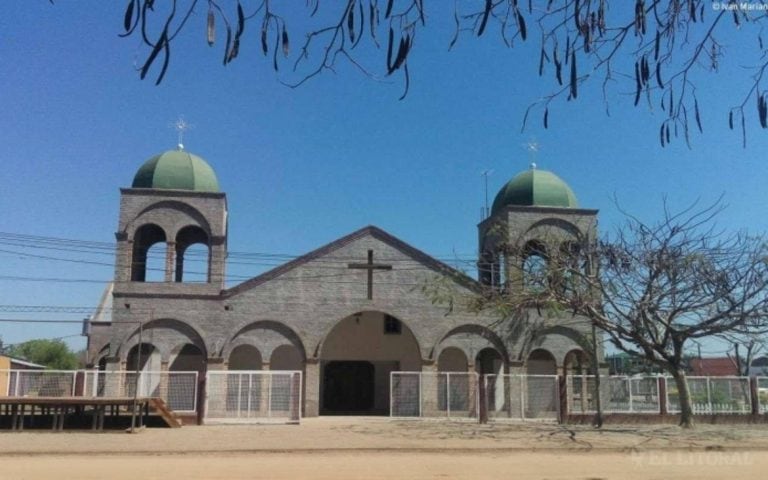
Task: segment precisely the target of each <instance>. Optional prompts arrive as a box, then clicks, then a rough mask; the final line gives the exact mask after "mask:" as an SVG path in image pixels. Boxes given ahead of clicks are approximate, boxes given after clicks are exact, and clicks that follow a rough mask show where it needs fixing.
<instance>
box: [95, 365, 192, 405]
mask: <svg viewBox="0 0 768 480" xmlns="http://www.w3.org/2000/svg"><path fill="white" fill-rule="evenodd" d="M197 386H198V372H195V371H189V372H176V371H142V372H139V375H138V378H137V377H136V372H135V371H127V370H108V371H103V370H88V371H85V381H84V389H83V396H89V397H132V396H133V395H134V392H137V393H136V394H137V396H139V397H159V398H162V399H163V401H164V402H165V403H166V405H168V407H169V408H170V409H171V410H174V411H176V412H181V413H185V412H195V411H197ZM137 388H138V391H137V390H136V389H137Z"/></svg>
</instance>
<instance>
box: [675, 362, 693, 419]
mask: <svg viewBox="0 0 768 480" xmlns="http://www.w3.org/2000/svg"><path fill="white" fill-rule="evenodd" d="M672 377H673V378H674V379H675V384H676V385H677V395H678V398H679V401H680V426H681V427H683V428H693V425H694V424H693V406H692V405H691V391H690V390H689V389H688V382H687V381H686V379H685V370H683V369H682V368H680V367H677V368H674V369H672Z"/></svg>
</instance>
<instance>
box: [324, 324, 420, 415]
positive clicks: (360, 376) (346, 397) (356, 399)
mask: <svg viewBox="0 0 768 480" xmlns="http://www.w3.org/2000/svg"><path fill="white" fill-rule="evenodd" d="M320 359H321V363H320V368H321V373H320V378H321V382H320V413H321V414H324V415H386V414H387V413H388V412H389V380H390V373H391V372H393V371H421V354H420V350H419V345H418V342H417V341H416V337H414V335H413V333H412V332H411V330H410V329H409V328H408V326H407V325H406V324H405V323H403V322H402V321H401V320H400V319H398V318H395V317H394V316H391V315H387V314H385V313H382V312H373V311H366V312H358V313H356V314H354V315H350V316H348V317H346V318H344V319H342V320H341V321H339V322H338V323H337V324H336V325H335V326H334V327H333V328H332V329H331V331H330V332H329V333H328V335H327V336H326V338H325V340H324V341H323V343H322V349H321V354H320Z"/></svg>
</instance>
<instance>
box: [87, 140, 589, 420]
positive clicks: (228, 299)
mask: <svg viewBox="0 0 768 480" xmlns="http://www.w3.org/2000/svg"><path fill="white" fill-rule="evenodd" d="M233 201H238V199H233ZM596 216H597V211H596V210H589V209H582V208H579V207H578V206H577V203H576V197H575V196H574V195H573V192H572V191H571V189H570V187H568V185H566V184H565V182H563V181H562V180H560V179H559V178H558V177H557V176H555V175H554V174H552V173H550V172H547V171H543V170H537V169H534V168H532V169H531V170H527V171H524V172H522V173H520V174H519V175H517V176H516V177H514V178H513V179H512V180H511V181H510V182H509V183H507V184H506V185H505V186H504V187H503V188H502V189H501V191H500V192H499V194H498V195H497V197H496V201H495V202H494V205H493V209H492V212H491V215H490V216H489V218H487V219H486V220H484V221H483V222H481V223H480V225H479V226H478V229H479V252H480V258H479V259H478V267H479V269H478V270H479V274H478V279H477V280H476V279H474V278H471V277H470V276H467V275H465V274H464V273H462V272H459V271H457V270H455V269H453V268H452V267H450V266H448V265H446V264H444V263H442V262H440V261H438V260H436V259H434V258H432V257H430V256H429V255H427V254H426V253H424V252H422V251H420V250H418V249H417V248H415V247H413V246H411V245H409V244H407V243H406V242H404V241H402V240H400V239H398V238H396V237H394V236H392V235H390V234H389V233H387V232H385V231H384V230H382V229H380V228H377V227H375V226H367V227H364V228H361V229H359V230H357V231H355V232H352V233H350V234H348V235H346V236H343V237H341V238H339V239H337V240H335V241H333V242H331V243H329V244H327V245H324V246H322V247H320V248H318V249H316V250H314V251H312V252H309V253H307V254H305V255H302V256H300V257H298V258H295V259H294V260H292V261H290V262H288V263H285V264H283V265H280V266H278V267H276V268H274V269H272V270H270V271H267V272H265V273H263V274H261V275H258V276H256V277H254V278H251V279H249V280H247V281H245V282H243V283H240V284H238V285H234V286H231V287H227V284H226V283H225V278H226V271H225V265H226V259H227V239H228V228H227V227H228V221H229V219H228V215H227V197H226V194H225V193H223V192H222V191H220V189H219V185H218V181H217V178H216V175H215V173H214V171H213V169H212V168H211V167H210V166H209V165H208V164H207V163H206V162H205V161H204V160H202V159H201V158H199V157H197V156H195V155H192V154H190V153H188V152H186V151H184V150H182V149H179V150H175V151H169V152H165V153H163V154H161V155H158V156H155V157H153V158H151V159H150V160H148V161H147V162H146V163H145V164H144V165H142V166H141V168H140V169H139V171H138V172H137V174H136V176H135V178H134V181H133V184H132V186H131V187H130V188H123V189H121V196H120V212H119V220H118V227H117V233H116V238H117V250H116V259H115V276H114V282H112V284H111V285H110V288H109V289H108V291H107V293H106V294H105V297H104V298H103V299H102V304H103V305H106V306H109V307H111V308H110V309H109V311H110V312H111V315H110V316H108V317H105V316H101V317H98V318H95V319H94V321H93V323H92V325H91V329H90V335H89V338H88V351H89V358H90V359H92V361H93V365H94V366H98V367H99V368H102V369H106V370H134V369H136V367H137V366H138V368H140V369H146V370H161V371H164V370H167V371H174V370H178V371H189V370H196V371H198V372H200V373H201V374H204V373H205V372H206V371H213V370H299V371H301V372H303V395H302V398H303V405H302V407H303V412H304V415H306V416H316V415H322V414H344V413H347V414H349V413H351V414H358V415H368V414H385V413H387V412H388V409H389V393H388V392H389V383H388V382H389V378H390V376H389V374H390V372H392V371H449V372H478V373H540V374H555V373H562V372H563V370H564V369H569V368H578V367H580V366H581V365H582V363H584V362H586V361H588V360H587V358H588V355H586V354H585V351H586V348H585V347H584V345H585V344H586V343H585V342H588V341H590V340H589V335H590V334H591V333H590V332H591V328H590V327H589V325H588V323H586V322H584V321H580V320H579V319H573V318H571V317H570V315H568V316H567V318H561V319H560V318H539V323H540V324H541V325H543V328H540V329H537V330H536V331H535V332H532V331H529V330H528V329H527V327H526V325H523V324H521V323H520V322H519V320H512V319H500V318H499V317H498V315H497V314H493V313H476V312H471V311H467V310H463V308H462V307H461V306H460V302H459V303H457V304H456V307H455V308H453V309H452V310H451V311H450V312H448V309H447V306H446V305H445V304H442V303H441V302H437V303H435V302H434V298H433V297H432V296H430V295H429V294H428V293H426V292H425V290H424V289H423V288H422V286H424V285H430V284H433V283H435V282H443V283H447V285H448V287H449V288H450V289H451V291H453V292H455V294H456V295H457V296H472V295H477V294H478V292H480V291H482V290H483V289H484V288H487V287H489V286H493V285H503V286H506V287H507V288H522V287H521V286H522V285H523V284H524V280H525V279H524V278H521V277H522V276H523V275H524V272H525V270H524V269H523V268H516V267H519V266H522V265H525V264H526V262H529V263H530V262H532V261H534V262H535V260H537V259H538V260H542V259H543V261H545V262H546V258H547V254H546V252H547V251H551V249H554V248H564V247H565V246H567V245H568V244H569V242H576V241H581V240H583V239H584V238H594V237H595V235H596ZM233 221H235V220H234V219H233ZM500 232H501V233H500ZM502 239H503V240H502ZM502 242H513V243H515V244H516V245H519V246H522V247H524V248H521V249H518V251H521V252H528V253H527V254H525V255H522V256H521V255H518V256H513V255H508V254H507V255H505V254H504V251H503V249H502V248H501V247H500V245H501V243H502ZM158 245H159V246H161V247H163V246H164V247H165V248H164V251H165V254H164V259H165V260H164V262H161V263H162V267H161V268H160V270H162V272H160V277H159V278H155V279H154V281H150V278H149V277H150V276H151V275H150V273H151V272H149V271H148V265H149V264H150V259H149V258H148V253H149V252H150V250H153V247H157V246H158ZM192 246H196V248H203V251H204V252H206V262H205V263H206V264H207V268H206V272H205V276H204V279H203V281H201V282H189V281H187V280H186V276H185V273H186V272H185V267H186V265H185V262H186V261H187V260H188V258H187V257H188V255H185V254H187V253H188V252H189V249H190V247H192ZM527 246H531V248H527ZM153 251H154V250H153ZM534 257H538V258H534ZM520 272H523V273H520ZM537 315H539V314H538V313H537V312H531V316H533V317H536V316H537ZM139 323H140V324H141V328H139ZM599 356H602V354H599ZM138 359H141V361H140V362H137V360H138ZM600 360H601V359H600ZM201 378H204V375H201Z"/></svg>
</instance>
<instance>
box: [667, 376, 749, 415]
mask: <svg viewBox="0 0 768 480" xmlns="http://www.w3.org/2000/svg"><path fill="white" fill-rule="evenodd" d="M665 380H666V382H667V411H668V412H669V413H678V412H680V395H679V393H678V388H677V385H676V384H675V381H674V379H672V378H669V377H666V379H665ZM686 380H687V382H688V390H689V392H690V394H691V404H692V406H693V413H695V414H712V413H737V414H748V413H751V412H752V401H751V394H750V386H749V377H686Z"/></svg>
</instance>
